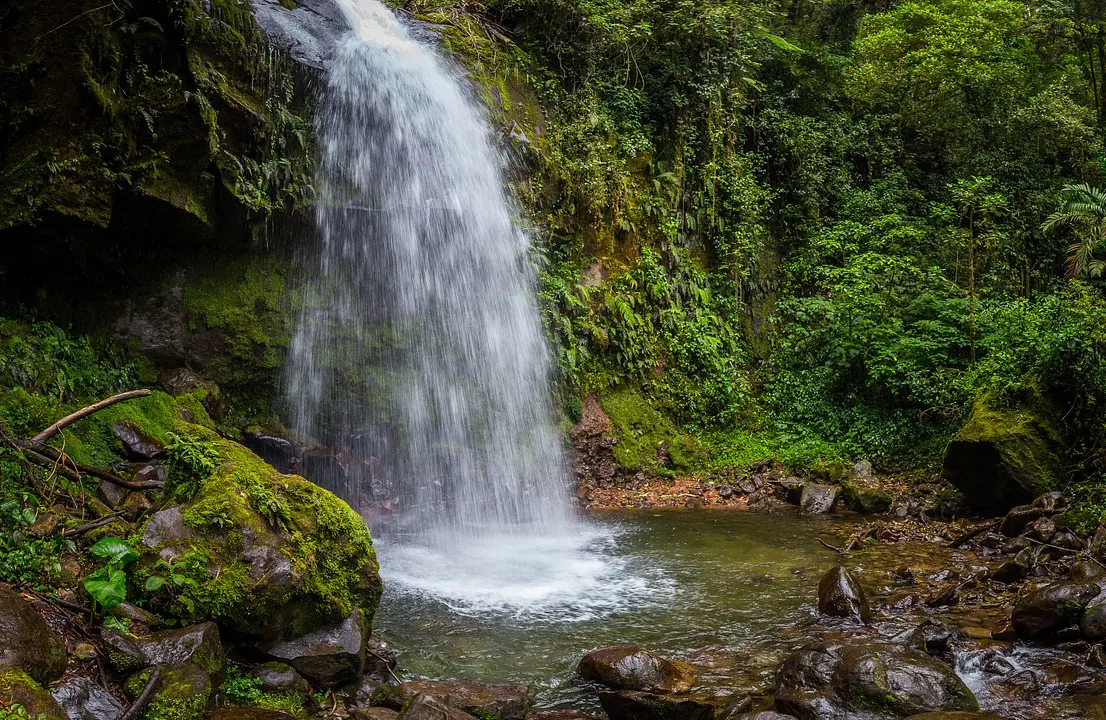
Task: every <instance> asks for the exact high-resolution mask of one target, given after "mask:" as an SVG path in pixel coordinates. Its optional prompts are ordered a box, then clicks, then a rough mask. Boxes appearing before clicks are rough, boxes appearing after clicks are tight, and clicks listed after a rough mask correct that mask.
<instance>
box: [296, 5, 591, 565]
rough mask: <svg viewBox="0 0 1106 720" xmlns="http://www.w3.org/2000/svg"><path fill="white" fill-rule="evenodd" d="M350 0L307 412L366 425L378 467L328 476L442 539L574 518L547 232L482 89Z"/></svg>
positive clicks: (308, 361) (300, 402) (328, 104)
mask: <svg viewBox="0 0 1106 720" xmlns="http://www.w3.org/2000/svg"><path fill="white" fill-rule="evenodd" d="M337 2H338V5H339V6H340V7H341V9H342V11H343V13H344V14H345V17H346V19H347V21H348V23H349V25H350V27H351V28H352V29H351V31H350V32H349V33H348V34H347V35H346V36H345V37H344V38H343V39H342V40H341V41H340V45H339V47H338V48H337V50H336V54H335V59H334V62H333V64H332V66H331V67H330V69H329V72H328V76H327V79H326V83H325V88H324V90H323V93H322V98H321V104H320V108H319V112H318V116H317V121H316V122H317V135H318V139H319V143H320V156H321V159H320V167H319V171H318V182H317V187H318V193H319V194H318V197H317V206H318V210H317V216H316V220H317V224H318V230H319V233H320V235H321V248H320V249H319V250H318V261H317V263H316V264H315V268H314V271H313V272H314V277H312V278H310V282H308V285H307V287H308V289H307V291H306V295H305V301H304V306H305V307H304V310H303V313H302V316H301V318H300V321H299V327H298V329H297V332H296V334H295V338H294V341H293V345H292V348H291V353H290V360H289V364H288V371H287V386H288V396H289V399H290V401H291V403H292V406H293V407H292V410H293V418H294V423H295V426H296V429H297V430H298V431H299V432H301V433H302V434H304V435H306V436H309V437H310V436H313V437H316V438H321V439H333V438H335V437H342V438H344V440H342V442H347V443H349V444H351V445H352V446H353V447H354V453H353V454H354V455H355V456H356V457H357V458H361V459H362V463H364V462H369V463H371V465H372V467H371V468H370V469H369V474H371V475H372V478H373V479H372V480H371V481H369V480H366V479H365V475H364V473H361V475H357V474H353V475H349V476H346V477H345V478H344V479H343V478H334V479H332V481H330V482H329V483H328V482H327V481H324V482H323V484H330V485H331V488H330V489H332V490H334V491H335V492H337V493H338V494H339V495H341V496H343V497H344V498H345V499H346V500H347V501H349V502H350V504H351V505H353V506H354V507H355V508H357V509H365V507H367V506H369V505H371V504H372V503H373V502H374V501H375V500H379V499H380V498H379V497H377V496H378V495H381V494H383V495H391V496H395V497H396V498H398V501H397V503H396V513H397V515H398V517H399V520H400V526H401V528H402V529H403V531H404V532H406V533H409V534H413V535H415V536H418V537H419V538H421V539H422V540H424V541H426V542H427V543H430V544H431V545H434V544H437V545H438V546H447V545H448V544H449V543H451V542H454V540H455V539H456V538H457V537H458V536H466V537H469V538H477V537H482V538H486V537H488V535H489V533H491V532H495V533H507V534H516V535H530V536H532V535H534V534H541V533H550V532H553V533H558V534H559V533H560V532H570V533H571V532H572V530H571V528H572V527H573V526H574V523H575V522H576V521H575V520H574V518H573V517H572V512H571V504H570V496H569V493H568V487H567V468H566V465H565V462H564V458H563V453H562V449H561V447H560V443H559V440H558V434H557V431H556V428H555V426H554V421H553V410H552V407H551V403H550V400H549V397H548V395H549V387H550V369H549V361H548V357H547V350H546V347H545V341H544V337H543V334H542V329H541V324H540V318H539V315H538V309H537V305H536V299H535V289H534V279H533V276H532V270H531V268H530V263H529V260H528V244H529V243H528V238H527V236H526V234H525V233H524V232H522V231H521V230H520V228H519V226H518V224H517V222H516V216H517V213H516V208H515V206H514V205H513V203H512V200H511V197H510V195H509V194H508V192H507V191H506V189H505V184H504V179H503V176H502V170H501V168H502V166H503V161H502V158H501V156H500V152H499V151H498V149H497V147H496V145H495V143H494V140H493V137H492V131H491V129H490V127H489V125H488V123H487V122H486V120H485V118H484V115H483V112H482V108H481V106H480V105H479V104H478V103H477V102H475V101H474V99H473V98H472V97H471V96H470V94H469V92H468V89H467V88H468V85H467V83H466V82H465V80H464V78H463V76H462V75H461V74H460V73H459V71H458V70H457V69H456V68H455V67H454V66H453V65H452V64H451V63H450V62H449V61H448V60H447V59H446V58H444V57H443V56H441V55H440V54H438V52H437V51H436V50H434V49H433V48H432V47H430V46H429V45H428V44H425V43H423V42H421V41H419V40H417V39H415V38H413V37H412V36H411V34H410V32H409V31H408V29H407V28H406V27H405V26H404V24H402V23H401V22H400V21H398V20H397V18H396V17H395V16H394V15H393V14H392V12H391V11H390V10H389V9H388V8H386V7H385V6H384V5H382V4H381V3H379V2H377V1H376V0H337ZM358 382H360V383H361V384H357V383H358ZM374 384H375V385H374ZM374 386H375V387H376V388H377V390H376V391H372V390H368V391H364V394H366V395H369V396H368V397H366V396H364V395H359V396H354V395H351V393H350V390H349V388H350V387H358V388H362V389H364V388H371V387H374ZM336 442H338V441H336ZM365 458H367V459H368V460H367V461H366V460H364V459H365ZM351 478H352V479H351ZM370 485H371V487H370Z"/></svg>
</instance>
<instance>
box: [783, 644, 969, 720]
mask: <svg viewBox="0 0 1106 720" xmlns="http://www.w3.org/2000/svg"><path fill="white" fill-rule="evenodd" d="M776 709H777V710H779V711H780V712H783V713H787V714H790V715H794V716H795V717H796V718H799V720H827V719H828V718H835V717H850V716H852V715H851V714H853V713H860V712H862V711H863V712H868V713H871V714H872V715H874V716H877V717H892V718H898V717H903V716H905V715H912V714H917V713H923V712H936V711H970V712H976V711H978V710H979V704H978V703H977V702H976V700H975V697H974V696H973V695H972V692H971V690H969V689H968V687H967V686H966V685H965V684H964V683H963V681H962V680H960V678H959V677H957V675H956V673H955V672H954V671H953V669H952V668H951V667H949V666H948V665H945V664H944V663H942V662H940V661H939V660H936V659H934V658H932V657H930V656H929V655H926V654H925V653H923V652H920V651H918V650H914V649H911V648H906V647H903V646H900V645H893V644H886V643H878V642H864V641H855V642H852V643H828V644H823V645H816V646H812V647H809V648H807V649H805V650H802V651H800V652H798V653H796V654H795V655H792V656H791V657H790V658H788V659H787V660H785V661H784V662H783V663H782V664H781V665H780V667H779V669H778V670H777V672H776Z"/></svg>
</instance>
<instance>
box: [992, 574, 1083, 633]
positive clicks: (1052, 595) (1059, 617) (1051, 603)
mask: <svg viewBox="0 0 1106 720" xmlns="http://www.w3.org/2000/svg"><path fill="white" fill-rule="evenodd" d="M1098 593H1099V588H1098V586H1097V585H1094V584H1092V583H1082V584H1081V583H1067V582H1061V583H1054V584H1052V585H1046V586H1044V587H1041V588H1038V589H1037V590H1035V591H1032V592H1030V593H1029V594H1027V595H1025V596H1023V597H1022V598H1020V599H1019V600H1018V602H1017V604H1016V605H1015V606H1014V612H1013V613H1012V615H1011V617H1010V623H1011V624H1012V625H1013V626H1014V630H1015V631H1016V632H1017V633H1018V637H1021V638H1035V637H1040V636H1041V635H1045V634H1048V633H1051V632H1055V631H1057V630H1059V629H1061V628H1063V627H1066V626H1068V625H1070V624H1071V623H1073V622H1079V620H1080V618H1081V617H1082V616H1083V612H1084V610H1085V609H1086V606H1087V603H1089V602H1090V601H1091V600H1093V599H1094V598H1095V597H1096V596H1097V595H1098Z"/></svg>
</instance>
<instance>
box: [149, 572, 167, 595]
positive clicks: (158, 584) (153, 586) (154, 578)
mask: <svg viewBox="0 0 1106 720" xmlns="http://www.w3.org/2000/svg"><path fill="white" fill-rule="evenodd" d="M164 586H165V578H163V577H161V576H160V575H151V576H150V577H148V578H146V590H147V591H149V592H157V591H158V590H160V589H161V588H162V587H164Z"/></svg>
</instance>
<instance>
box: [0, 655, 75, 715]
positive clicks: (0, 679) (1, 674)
mask: <svg viewBox="0 0 1106 720" xmlns="http://www.w3.org/2000/svg"><path fill="white" fill-rule="evenodd" d="M17 707H22V708H23V709H24V710H25V711H26V714H25V715H23V716H19V719H20V720H22V718H27V720H67V718H66V715H65V713H64V712H62V710H61V708H60V707H58V704H57V703H56V702H54V699H53V698H52V697H51V696H50V693H48V692H47V691H46V690H44V689H43V688H42V686H41V685H39V684H38V683H36V682H35V681H34V680H32V679H31V678H30V676H28V675H27V674H26V673H24V672H23V671H22V670H19V669H17V668H4V667H0V717H2V716H3V714H4V713H3V712H2V711H4V710H12V709H15V708H17Z"/></svg>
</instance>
